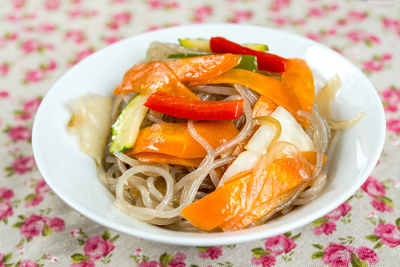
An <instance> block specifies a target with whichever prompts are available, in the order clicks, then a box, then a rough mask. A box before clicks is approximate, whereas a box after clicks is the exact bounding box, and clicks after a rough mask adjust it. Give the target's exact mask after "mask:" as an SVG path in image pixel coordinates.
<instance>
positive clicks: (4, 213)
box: [0, 200, 13, 220]
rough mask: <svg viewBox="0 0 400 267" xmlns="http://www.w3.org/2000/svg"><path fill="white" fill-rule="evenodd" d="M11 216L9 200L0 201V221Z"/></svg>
mask: <svg viewBox="0 0 400 267" xmlns="http://www.w3.org/2000/svg"><path fill="white" fill-rule="evenodd" d="M12 215H13V209H12V207H11V203H10V201H9V200H5V201H4V200H3V201H0V220H4V219H7V218H8V217H10V216H12Z"/></svg>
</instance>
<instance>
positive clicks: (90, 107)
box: [67, 94, 112, 167]
mask: <svg viewBox="0 0 400 267" xmlns="http://www.w3.org/2000/svg"><path fill="white" fill-rule="evenodd" d="M68 106H70V108H71V110H72V115H71V118H70V120H69V122H68V126H67V127H68V131H69V132H70V133H72V134H76V135H77V136H78V138H79V147H80V149H81V150H82V152H84V153H86V154H87V155H89V156H91V157H92V158H93V159H94V160H95V161H96V165H97V167H100V166H101V159H102V158H103V154H104V150H105V147H106V144H107V139H108V137H109V134H110V126H111V124H112V121H111V118H110V113H111V107H112V98H111V97H109V96H103V95H99V94H87V95H82V96H80V97H78V98H77V99H75V100H73V101H70V102H68Z"/></svg>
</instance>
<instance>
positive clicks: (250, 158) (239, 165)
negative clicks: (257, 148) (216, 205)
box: [218, 151, 260, 187]
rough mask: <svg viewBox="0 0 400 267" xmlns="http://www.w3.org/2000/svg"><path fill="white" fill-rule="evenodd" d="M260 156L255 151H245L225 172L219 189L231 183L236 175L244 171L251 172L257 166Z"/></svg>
mask: <svg viewBox="0 0 400 267" xmlns="http://www.w3.org/2000/svg"><path fill="white" fill-rule="evenodd" d="M259 158H260V154H258V153H255V152H253V151H243V152H242V153H240V154H239V155H238V157H237V158H236V159H235V160H234V161H233V162H232V164H231V165H230V166H229V167H228V169H227V170H226V171H225V172H224V175H223V176H222V178H221V180H220V183H219V184H218V187H220V186H222V185H224V184H226V183H229V182H230V181H231V179H232V177H233V176H234V175H236V174H237V173H240V172H242V171H246V170H251V169H253V168H254V166H255V165H256V163H257V161H258V159H259Z"/></svg>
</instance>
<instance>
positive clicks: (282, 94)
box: [207, 69, 300, 114]
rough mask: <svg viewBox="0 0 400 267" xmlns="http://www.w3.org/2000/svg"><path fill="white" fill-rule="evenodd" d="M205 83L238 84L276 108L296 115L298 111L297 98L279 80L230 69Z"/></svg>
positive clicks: (242, 70)
mask: <svg viewBox="0 0 400 267" xmlns="http://www.w3.org/2000/svg"><path fill="white" fill-rule="evenodd" d="M207 83H208V84H219V83H230V84H235V83H238V84H241V85H244V86H247V87H249V88H251V89H252V90H254V91H256V92H257V93H259V94H261V95H262V96H265V97H267V98H269V100H271V101H273V102H274V103H275V104H277V105H278V106H282V107H284V108H285V109H286V110H288V111H289V112H291V113H292V114H296V113H297V110H299V109H300V105H299V103H298V102H297V98H296V96H295V95H294V94H293V92H292V91H291V90H287V89H286V87H285V86H284V85H283V84H282V83H281V82H280V81H279V80H277V79H275V78H272V77H268V76H265V75H263V74H260V73H255V72H252V71H248V70H244V69H232V70H230V71H228V72H226V73H224V74H222V75H220V76H218V77H216V78H214V79H212V80H210V81H207Z"/></svg>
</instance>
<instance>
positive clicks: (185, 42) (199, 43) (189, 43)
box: [178, 39, 268, 52]
mask: <svg viewBox="0 0 400 267" xmlns="http://www.w3.org/2000/svg"><path fill="white" fill-rule="evenodd" d="M178 40H179V43H180V45H181V46H184V47H187V48H194V49H199V50H203V51H207V52H210V51H211V50H210V40H208V39H178ZM243 46H244V47H247V48H250V49H253V50H256V51H262V52H265V51H268V45H266V44H243Z"/></svg>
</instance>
